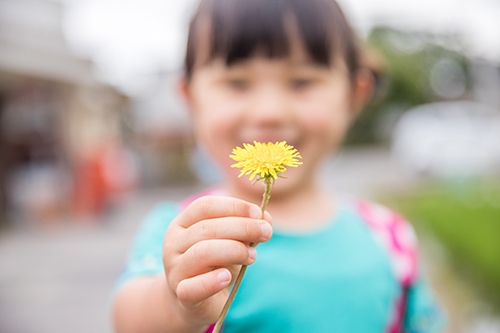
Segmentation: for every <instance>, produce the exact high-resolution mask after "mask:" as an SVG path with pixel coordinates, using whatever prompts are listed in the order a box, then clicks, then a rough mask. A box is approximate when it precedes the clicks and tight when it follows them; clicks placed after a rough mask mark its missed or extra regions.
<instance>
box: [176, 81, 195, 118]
mask: <svg viewBox="0 0 500 333" xmlns="http://www.w3.org/2000/svg"><path fill="white" fill-rule="evenodd" d="M177 90H178V91H179V94H180V95H181V97H182V99H183V100H184V102H185V103H186V105H187V108H188V111H189V113H190V114H192V112H193V111H192V110H193V107H192V106H193V97H192V95H191V90H190V89H189V80H188V79H187V78H186V77H181V78H180V79H179V81H178V84H177Z"/></svg>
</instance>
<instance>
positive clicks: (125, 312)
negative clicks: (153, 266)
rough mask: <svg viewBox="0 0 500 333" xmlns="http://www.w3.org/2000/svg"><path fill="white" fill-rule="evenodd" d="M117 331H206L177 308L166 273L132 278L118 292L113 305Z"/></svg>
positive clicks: (121, 332)
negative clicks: (169, 288) (188, 319)
mask: <svg viewBox="0 0 500 333" xmlns="http://www.w3.org/2000/svg"><path fill="white" fill-rule="evenodd" d="M113 322H114V328H115V332H117V333H129V332H130V333H132V332H141V333H143V332H144V333H148V332H179V333H181V332H186V333H187V332H189V333H191V332H193V333H195V332H196V333H198V332H204V331H205V330H206V327H205V326H203V325H195V324H193V323H188V322H186V321H185V320H183V318H182V317H181V316H179V315H178V311H176V310H175V305H174V301H173V300H172V296H171V295H169V291H168V288H167V283H166V281H165V277H164V276H163V275H158V276H155V277H144V278H140V279H137V280H134V281H131V282H130V283H128V284H127V285H126V286H124V287H123V289H122V290H121V291H119V293H118V294H117V295H116V298H115V301H114V305H113Z"/></svg>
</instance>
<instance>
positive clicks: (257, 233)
mask: <svg viewBox="0 0 500 333" xmlns="http://www.w3.org/2000/svg"><path fill="white" fill-rule="evenodd" d="M261 217H262V213H261V210H260V208H259V207H258V206H256V205H254V204H250V203H248V202H245V201H242V200H238V199H234V198H227V197H202V198H200V199H197V200H195V201H194V202H193V203H192V204H191V205H189V206H188V207H187V208H186V209H185V210H184V211H183V212H182V213H181V214H180V215H179V216H178V217H177V218H176V219H174V220H173V221H172V223H171V225H170V227H169V228H168V230H167V232H166V235H165V240H164V245H163V264H164V267H165V275H166V279H167V283H168V287H169V290H170V296H171V300H172V301H173V302H174V303H177V304H174V306H175V307H176V308H177V309H179V310H180V311H181V312H180V314H181V315H183V317H184V319H185V320H188V321H190V322H193V321H194V322H198V323H204V324H210V323H213V322H215V321H216V320H217V317H218V316H219V314H220V312H221V309H222V307H223V306H224V303H225V301H226V299H227V297H228V291H229V286H230V285H231V281H232V280H233V279H235V278H236V275H237V274H238V271H239V269H240V266H241V265H250V264H252V263H253V262H254V261H255V257H256V252H255V249H254V248H253V247H250V243H255V244H257V243H260V242H266V241H268V240H269V239H270V238H271V234H272V228H271V225H270V223H271V216H270V215H269V214H268V213H267V212H266V214H265V215H264V219H265V220H262V219H261ZM221 291H222V292H221Z"/></svg>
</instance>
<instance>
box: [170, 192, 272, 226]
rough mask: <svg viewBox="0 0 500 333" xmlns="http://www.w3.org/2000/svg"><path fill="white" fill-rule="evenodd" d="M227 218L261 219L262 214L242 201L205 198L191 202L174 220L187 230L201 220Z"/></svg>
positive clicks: (256, 208)
mask: <svg viewBox="0 0 500 333" xmlns="http://www.w3.org/2000/svg"><path fill="white" fill-rule="evenodd" d="M229 216H239V217H249V218H253V219H261V218H262V212H261V210H260V208H259V207H258V206H257V205H254V204H251V203H248V202H246V201H243V200H239V199H235V198H229V197H212V196H206V197H202V198H198V199H196V200H195V201H193V203H191V204H190V205H189V206H188V207H187V208H186V209H185V210H184V212H183V213H182V214H180V215H179V216H178V217H177V218H176V220H177V224H179V225H180V226H182V227H184V228H188V227H190V226H191V225H193V224H194V223H197V222H199V221H202V220H207V219H213V218H219V217H229ZM268 218H269V217H268ZM269 222H270V221H269Z"/></svg>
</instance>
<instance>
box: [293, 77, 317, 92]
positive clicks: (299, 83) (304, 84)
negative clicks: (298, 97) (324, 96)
mask: <svg viewBox="0 0 500 333" xmlns="http://www.w3.org/2000/svg"><path fill="white" fill-rule="evenodd" d="M313 84H314V81H313V80H311V79H294V80H292V81H291V82H290V86H291V88H292V89H294V90H301V89H306V88H309V87H311V86H312V85H313Z"/></svg>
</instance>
